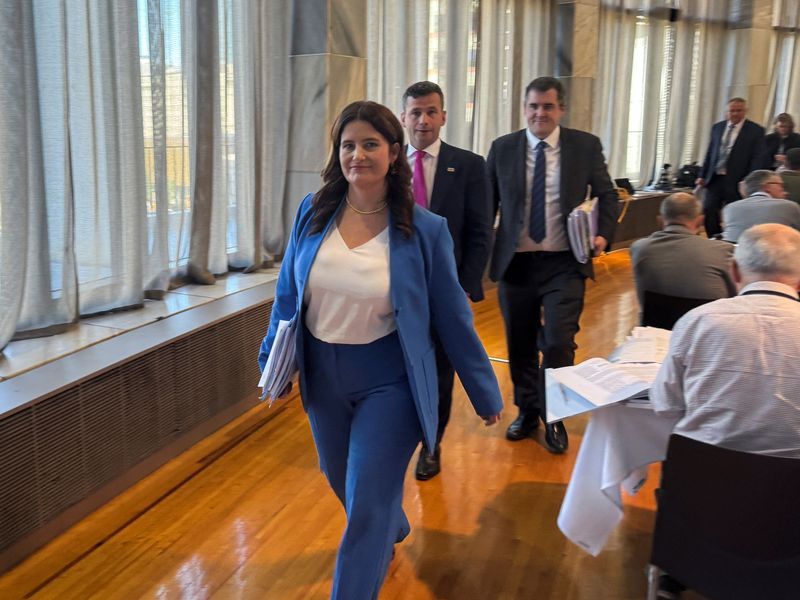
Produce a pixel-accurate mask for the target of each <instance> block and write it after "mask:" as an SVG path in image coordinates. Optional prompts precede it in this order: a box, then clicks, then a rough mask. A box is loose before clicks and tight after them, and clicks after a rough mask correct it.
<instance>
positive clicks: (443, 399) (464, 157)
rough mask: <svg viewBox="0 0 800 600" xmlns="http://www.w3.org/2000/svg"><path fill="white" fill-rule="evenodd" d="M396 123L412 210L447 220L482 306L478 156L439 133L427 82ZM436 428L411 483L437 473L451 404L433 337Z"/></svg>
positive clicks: (485, 221)
mask: <svg viewBox="0 0 800 600" xmlns="http://www.w3.org/2000/svg"><path fill="white" fill-rule="evenodd" d="M400 120H401V122H402V123H403V126H404V127H405V129H406V133H407V134H408V146H407V147H406V155H407V158H408V160H409V162H410V163H411V164H413V168H412V170H413V179H412V189H413V191H414V199H415V201H416V203H417V204H419V205H420V206H422V207H423V208H427V209H428V210H430V211H431V212H434V213H436V214H437V215H441V216H443V217H444V218H446V219H447V228H448V229H449V230H450V235H451V236H452V238H453V250H454V252H455V259H456V271H457V273H458V282H459V283H460V284H461V287H462V288H463V289H464V292H465V293H466V294H467V296H468V297H469V299H470V300H472V301H473V302H479V301H481V300H483V284H482V279H483V271H484V269H485V268H486V262H487V261H488V260H489V251H490V249H491V243H492V210H491V206H490V204H489V197H488V189H487V182H486V164H485V162H484V160H483V157H482V156H479V155H477V154H474V153H473V152H469V151H468V150H462V149H461V148H456V147H455V146H451V145H450V144H447V143H445V142H443V141H442V140H441V138H440V137H439V132H440V130H441V128H442V127H443V126H444V124H445V122H446V120H447V111H445V110H444V94H443V93H442V89H441V88H440V87H439V86H438V85H437V84H435V83H432V82H430V81H420V82H417V83H414V84H413V85H411V86H409V87H408V89H407V90H406V91H405V93H404V94H403V112H402V113H401V114H400ZM433 342H434V347H435V348H436V371H437V376H438V380H439V426H438V428H437V430H436V446H435V447H434V448H428V447H427V446H426V445H425V443H423V444H422V448H421V449H420V453H419V459H418V461H417V467H416V471H415V473H416V478H417V479H419V480H420V481H425V480H428V479H430V478H432V477H435V476H436V475H437V474H438V473H439V471H440V470H441V448H440V445H441V442H442V437H443V436H444V430H445V427H447V423H448V421H449V420H450V410H451V407H452V404H453V378H454V377H453V376H454V371H453V364H452V363H451V362H450V359H449V358H448V357H447V352H445V349H444V347H443V346H442V343H441V341H440V340H439V338H438V336H436V335H434V336H433Z"/></svg>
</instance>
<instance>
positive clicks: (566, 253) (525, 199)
mask: <svg viewBox="0 0 800 600" xmlns="http://www.w3.org/2000/svg"><path fill="white" fill-rule="evenodd" d="M524 102H525V106H524V111H525V118H526V120H527V122H528V126H527V127H526V128H525V129H521V130H520V131H516V132H514V133H510V134H508V135H504V136H502V137H499V138H497V139H496V140H495V141H494V142H492V147H491V149H490V150H489V157H488V159H487V161H486V168H487V170H488V173H489V185H490V190H491V195H492V201H493V207H494V211H495V214H496V213H497V211H498V210H499V211H500V222H499V224H498V227H497V235H496V238H495V244H494V252H493V254H492V260H491V267H490V271H489V275H490V277H491V278H492V280H494V281H499V286H498V298H499V300H500V310H501V312H502V314H503V321H504V323H505V330H506V343H507V344H508V359H509V366H510V370H511V381H512V382H513V384H514V404H516V405H517V408H518V409H519V415H518V416H517V418H516V419H515V420H514V422H513V423H511V425H510V426H509V428H508V430H507V431H506V438H508V439H509V440H512V441H517V440H522V439H525V438H526V437H529V436H530V435H532V434H533V432H534V431H535V430H536V428H537V427H538V426H539V419H540V418H541V419H543V420H544V419H545V418H546V416H547V412H546V407H545V397H544V371H543V369H545V368H548V367H565V366H569V365H572V364H573V362H574V360H575V349H576V348H577V346H576V345H575V335H576V334H577V333H578V321H579V319H580V316H581V312H582V311H583V296H584V290H585V287H586V278H587V277H593V275H594V271H593V269H592V262H591V260H590V261H589V262H587V263H586V264H581V263H579V262H578V261H577V260H576V259H575V257H574V256H573V254H572V253H571V252H570V250H569V242H568V239H567V217H568V216H569V213H570V211H571V210H572V209H574V208H575V207H577V206H579V205H580V204H581V203H582V202H583V200H584V199H585V198H586V197H587V189H589V190H591V191H590V195H591V196H596V197H597V198H598V203H599V205H598V207H597V209H598V215H599V218H598V231H597V236H596V237H595V238H594V239H593V240H592V243H593V246H594V250H595V252H596V253H600V252H603V251H604V250H605V249H606V247H607V246H608V242H609V240H610V239H611V237H612V236H613V233H614V227H615V226H616V220H617V214H618V212H619V200H618V198H617V193H616V191H615V190H614V184H613V183H612V182H611V178H610V177H609V176H608V171H607V169H606V163H605V159H604V158H603V148H602V146H601V144H600V140H599V139H598V138H596V137H595V136H593V135H591V134H589V133H586V132H584V131H578V130H576V129H568V128H566V127H561V125H560V123H561V119H562V117H563V116H564V114H565V113H566V104H565V98H564V87H563V86H562V84H561V82H560V81H558V80H557V79H555V78H553V77H539V78H537V79H534V80H533V81H531V82H530V83H529V84H528V86H527V88H526V89H525V98H524ZM540 351H541V352H542V361H541V364H540V361H539V352H540ZM544 439H545V443H546V444H547V448H548V449H549V450H550V451H551V452H554V453H562V452H564V451H565V450H566V449H567V446H568V443H569V438H568V436H567V430H566V429H565V428H564V425H563V424H562V423H561V422H560V421H557V422H555V423H546V424H545V436H544Z"/></svg>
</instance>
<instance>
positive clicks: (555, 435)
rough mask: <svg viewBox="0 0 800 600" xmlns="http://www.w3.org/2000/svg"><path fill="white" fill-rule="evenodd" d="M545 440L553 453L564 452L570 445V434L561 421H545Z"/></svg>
mask: <svg viewBox="0 0 800 600" xmlns="http://www.w3.org/2000/svg"><path fill="white" fill-rule="evenodd" d="M544 442H545V444H547V449H548V450H550V452H552V453H553V454H562V453H563V452H564V451H565V450H566V449H567V448H568V447H569V436H568V435H567V430H566V429H565V428H564V424H563V423H562V422H561V421H556V422H555V423H545V426H544Z"/></svg>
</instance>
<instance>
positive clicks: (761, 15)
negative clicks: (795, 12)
mask: <svg viewBox="0 0 800 600" xmlns="http://www.w3.org/2000/svg"><path fill="white" fill-rule="evenodd" d="M752 2H753V8H752V12H753V27H755V28H757V29H770V28H771V27H772V4H773V0H752Z"/></svg>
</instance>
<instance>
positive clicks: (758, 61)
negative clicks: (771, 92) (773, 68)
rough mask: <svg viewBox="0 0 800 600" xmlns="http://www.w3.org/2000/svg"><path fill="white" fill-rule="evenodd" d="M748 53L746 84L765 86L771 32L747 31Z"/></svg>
mask: <svg viewBox="0 0 800 600" xmlns="http://www.w3.org/2000/svg"><path fill="white" fill-rule="evenodd" d="M748 33H749V34H750V53H749V73H748V77H747V82H748V83H749V84H751V85H761V84H764V85H767V84H769V78H770V68H769V67H770V64H769V63H770V60H769V55H770V42H771V38H772V31H770V30H769V29H749V30H748Z"/></svg>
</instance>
